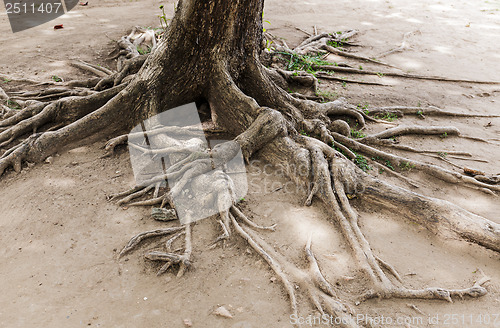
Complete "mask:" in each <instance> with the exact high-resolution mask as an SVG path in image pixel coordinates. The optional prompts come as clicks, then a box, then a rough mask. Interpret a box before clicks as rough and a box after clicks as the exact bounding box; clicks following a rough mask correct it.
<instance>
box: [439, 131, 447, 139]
mask: <svg viewBox="0 0 500 328" xmlns="http://www.w3.org/2000/svg"><path fill="white" fill-rule="evenodd" d="M439 137H440V138H441V139H444V138H447V137H448V133H447V132H445V133H443V134H442V135H440V136H439Z"/></svg>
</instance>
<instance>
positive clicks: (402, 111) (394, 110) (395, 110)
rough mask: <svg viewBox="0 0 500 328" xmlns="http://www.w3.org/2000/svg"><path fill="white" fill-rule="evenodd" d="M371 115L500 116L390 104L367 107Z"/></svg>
mask: <svg viewBox="0 0 500 328" xmlns="http://www.w3.org/2000/svg"><path fill="white" fill-rule="evenodd" d="M367 112H368V114H369V115H386V114H394V115H397V116H398V117H403V116H404V115H417V116H419V117H421V118H425V115H430V116H451V117H500V115H489V114H468V113H459V112H458V113H457V112H449V111H445V110H442V109H440V108H438V107H435V106H428V107H421V106H418V107H416V106H415V107H411V106H388V107H374V108H369V109H367Z"/></svg>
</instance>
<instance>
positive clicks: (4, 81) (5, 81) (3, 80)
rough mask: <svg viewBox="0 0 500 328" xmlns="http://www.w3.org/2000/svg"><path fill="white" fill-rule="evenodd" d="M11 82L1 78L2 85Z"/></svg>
mask: <svg viewBox="0 0 500 328" xmlns="http://www.w3.org/2000/svg"><path fill="white" fill-rule="evenodd" d="M11 81H12V80H9V79H6V78H3V79H2V83H9V82H11Z"/></svg>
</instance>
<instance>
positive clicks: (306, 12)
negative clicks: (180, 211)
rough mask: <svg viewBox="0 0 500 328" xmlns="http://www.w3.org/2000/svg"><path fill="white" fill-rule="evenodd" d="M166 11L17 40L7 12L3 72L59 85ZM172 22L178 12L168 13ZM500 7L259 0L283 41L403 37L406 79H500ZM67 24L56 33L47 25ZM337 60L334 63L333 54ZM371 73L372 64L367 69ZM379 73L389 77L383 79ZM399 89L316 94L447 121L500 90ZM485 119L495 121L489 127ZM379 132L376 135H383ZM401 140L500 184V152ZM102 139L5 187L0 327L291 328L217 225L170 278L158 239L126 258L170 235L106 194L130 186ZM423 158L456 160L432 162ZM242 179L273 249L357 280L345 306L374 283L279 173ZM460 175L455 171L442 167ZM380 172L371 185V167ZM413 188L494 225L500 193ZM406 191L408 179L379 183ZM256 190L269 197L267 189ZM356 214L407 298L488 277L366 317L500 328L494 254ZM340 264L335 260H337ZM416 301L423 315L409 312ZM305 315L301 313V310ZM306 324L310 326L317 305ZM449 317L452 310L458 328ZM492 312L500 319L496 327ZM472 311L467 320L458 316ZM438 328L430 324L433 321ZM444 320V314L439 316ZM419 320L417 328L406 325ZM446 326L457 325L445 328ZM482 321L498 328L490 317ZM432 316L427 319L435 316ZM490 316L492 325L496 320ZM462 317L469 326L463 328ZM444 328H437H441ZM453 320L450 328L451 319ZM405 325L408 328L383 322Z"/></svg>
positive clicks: (154, 4)
mask: <svg viewBox="0 0 500 328" xmlns="http://www.w3.org/2000/svg"><path fill="white" fill-rule="evenodd" d="M159 4H160V2H158V1H156V0H155V1H150V0H137V1H108V0H107V1H99V2H97V1H90V4H89V6H88V7H78V8H76V9H75V10H73V11H72V12H70V13H69V14H68V15H67V16H65V17H61V18H59V19H58V20H56V21H53V22H49V23H47V24H45V25H42V26H39V27H37V28H33V29H30V30H27V31H24V32H20V33H17V34H15V35H13V34H12V33H11V32H10V26H9V24H8V21H7V17H6V15H5V12H4V11H3V9H2V11H1V12H0V49H2V50H1V51H0V72H1V73H8V74H11V75H15V76H18V77H29V78H33V79H39V80H41V81H42V80H47V79H49V78H50V76H52V75H58V76H60V77H63V78H64V79H72V78H76V77H79V76H82V74H83V73H82V72H80V71H77V70H76V69H73V68H70V67H69V66H68V65H66V64H65V63H64V60H67V59H82V60H86V61H93V62H97V63H100V64H103V65H112V63H111V62H106V61H105V57H106V55H107V53H108V52H109V51H110V50H111V49H112V47H113V44H112V41H110V40H111V39H117V38H118V37H119V36H121V35H123V34H125V33H126V31H127V30H128V29H129V28H130V27H131V26H133V25H157V15H158V13H159V10H158V6H159ZM166 7H167V8H169V12H171V9H172V7H173V4H171V3H169V4H167V5H166ZM499 10H500V2H499V1H498V0H489V1H482V0H481V1H474V2H470V1H464V0H459V1H451V0H443V1H437V2H435V1H430V0H422V1H410V0H400V1H396V0H385V1H379V0H351V1H346V0H344V1H335V2H332V1H328V0H311V1H305V2H304V1H299V0H289V1H286V2H285V1H278V0H270V1H268V2H267V3H266V8H265V17H266V19H267V20H269V21H270V22H271V26H269V27H268V29H269V31H271V32H272V33H273V34H274V35H276V36H281V37H284V38H285V39H286V41H287V43H288V44H289V45H296V44H298V43H299V42H300V41H301V40H302V39H303V38H304V34H303V33H302V32H300V31H298V30H296V29H295V27H300V28H302V29H305V30H309V31H311V30H312V26H313V25H317V28H318V30H320V31H329V32H332V31H337V30H343V29H350V28H356V29H359V30H360V31H361V34H360V36H359V37H358V39H357V40H358V41H359V43H360V44H362V45H363V47H361V48H359V49H358V51H359V52H360V53H363V54H366V55H369V56H376V55H377V54H379V53H382V52H385V51H387V50H390V49H392V48H395V47H397V46H398V45H399V44H400V42H401V40H402V37H403V34H404V33H406V32H412V31H416V32H417V33H415V34H414V35H413V36H411V37H410V38H409V39H408V42H409V45H410V47H409V49H407V50H406V51H404V52H402V53H398V54H393V55H390V56H388V57H386V58H385V60H386V61H387V62H390V63H391V64H393V65H397V66H399V67H401V68H402V69H403V70H405V71H408V72H415V73H420V74H433V75H441V76H447V77H455V78H468V79H482V80H500V76H499V74H498V73H499V68H498V67H499V65H498V64H499V63H500V43H499V42H497V41H498V36H499V34H500V15H499V14H500V12H499ZM56 23H64V26H65V28H64V29H63V30H57V31H54V30H53V29H52V26H53V25H55V24H56ZM332 59H333V57H332ZM362 65H363V67H367V68H369V67H370V65H367V64H362ZM374 69H380V68H374ZM382 80H383V81H385V82H388V83H392V84H393V86H392V87H377V86H370V87H367V86H359V85H352V84H349V85H347V86H346V87H342V86H341V85H340V84H329V83H323V84H322V85H321V88H322V89H324V90H330V91H332V92H335V93H337V94H339V95H343V96H345V97H347V98H348V99H349V101H351V102H353V103H363V104H364V103H368V104H370V105H382V104H384V105H396V104H406V105H413V106H415V105H417V104H418V103H420V104H422V105H428V104H429V105H435V106H438V107H442V108H446V109H449V110H455V111H463V112H474V113H497V114H498V113H499V112H500V109H499V104H500V86H498V85H497V86H484V85H482V86H481V85H472V84H463V83H436V82H426V81H416V80H402V79H389V78H385V77H384V78H383V79H382ZM404 122H408V123H410V122H414V123H417V124H435V125H446V124H450V125H454V126H457V127H458V128H460V129H461V130H462V131H463V133H464V134H466V135H471V136H472V135H475V136H481V137H486V138H495V137H496V138H498V136H499V134H500V119H446V120H445V119H435V118H427V119H426V120H425V121H421V120H419V119H412V118H405V119H404ZM488 122H491V124H492V126H491V127H488V128H485V127H484V126H485V125H486V124H487V123H488ZM381 128H382V127H381V126H375V127H371V128H370V129H371V130H377V129H381ZM401 141H402V142H403V143H405V144H410V145H414V146H418V147H422V148H426V149H448V150H463V151H468V152H470V153H472V154H474V156H475V157H476V158H483V159H488V160H489V163H481V162H472V161H467V162H464V161H461V160H455V162H456V163H457V164H459V165H467V166H472V167H475V168H477V169H480V170H485V171H488V172H491V173H499V171H500V169H499V166H500V165H499V164H500V146H498V145H486V144H483V143H478V142H473V141H469V140H463V139H458V138H446V139H441V138H438V137H426V138H401ZM103 142H104V141H101V142H98V143H96V144H91V145H89V146H86V147H81V148H78V149H75V150H72V151H69V152H62V153H61V154H60V156H59V155H58V156H56V157H55V158H54V162H53V163H52V164H50V165H49V164H40V165H36V166H34V167H32V168H27V169H25V170H23V171H22V173H20V174H19V175H16V174H14V173H12V172H9V173H8V174H6V175H5V176H3V177H2V179H1V181H0V188H1V191H2V192H1V193H0V229H1V231H2V235H1V237H0V289H1V296H0V326H2V327H80V326H99V327H183V319H186V318H189V319H190V320H191V321H192V322H193V326H194V327H245V328H246V327H289V326H290V322H289V321H290V320H289V306H288V300H287V297H286V295H285V292H284V290H283V288H282V287H281V286H280V285H279V284H278V283H277V282H275V283H273V282H272V279H271V278H272V276H273V274H272V272H271V271H270V270H269V269H268V267H267V266H266V265H265V264H264V263H263V261H262V260H261V259H260V258H259V257H258V256H257V255H255V254H253V253H252V252H249V251H247V246H246V245H245V244H244V242H243V241H241V240H239V239H237V238H235V239H233V240H232V241H231V242H230V243H229V245H228V247H226V248H225V249H221V248H216V249H213V250H208V249H207V245H209V244H210V242H211V240H213V238H214V237H215V236H216V234H217V228H218V227H217V224H216V222H215V221H214V220H203V221H201V222H200V223H199V224H198V225H196V227H195V228H194V233H195V242H194V249H195V251H194V263H195V270H193V271H191V272H189V273H188V274H187V275H185V276H184V277H182V278H180V279H177V278H175V276H174V273H172V272H168V273H167V274H165V275H163V276H161V277H156V276H155V272H156V270H157V269H158V267H157V266H155V265H153V264H152V263H149V262H145V261H144V260H143V258H142V256H141V253H142V252H143V251H145V250H146V249H147V247H148V246H150V247H151V246H153V245H156V244H155V243H156V241H155V242H153V243H150V244H149V245H145V246H144V247H142V248H141V249H140V250H139V251H136V252H134V253H132V254H130V255H129V256H127V257H126V258H124V259H121V260H118V259H117V256H116V255H117V249H118V250H120V248H121V247H123V246H124V245H125V244H126V242H127V241H128V240H129V238H130V237H131V236H133V235H134V234H136V233H138V232H141V231H144V230H149V229H153V228H154V227H159V226H161V224H160V223H158V222H155V221H153V220H152V219H151V218H150V217H149V216H148V213H149V211H150V210H149V209H142V208H129V209H127V210H125V209H121V208H119V207H118V206H116V204H114V203H109V202H107V201H106V195H109V194H111V193H114V192H117V191H122V190H124V189H126V188H128V187H130V186H132V185H133V178H132V174H131V169H130V163H129V159H128V153H127V152H126V150H125V149H120V150H119V151H118V153H117V154H116V156H114V157H111V158H105V159H100V156H101V155H102V154H103V151H102V150H101V149H100V146H101V145H102V144H103ZM413 157H414V158H419V159H421V160H424V161H428V162H433V163H436V164H440V165H448V164H446V163H444V162H439V161H438V160H435V159H432V158H430V157H424V156H417V155H413ZM258 168H259V167H258V166H255V167H252V168H249V172H250V173H251V174H249V177H250V178H251V179H252V180H251V188H250V191H249V195H248V196H247V197H246V206H245V210H246V211H247V212H248V213H253V215H254V218H255V220H256V221H258V222H259V223H262V224H269V223H271V222H273V223H278V229H277V231H276V232H275V233H266V234H265V235H264V237H265V239H266V240H268V241H269V242H270V243H271V244H272V245H274V246H275V248H276V249H277V250H278V251H280V252H281V253H284V254H286V255H287V256H289V257H290V258H291V259H292V260H293V261H294V262H296V263H297V264H299V265H302V264H303V263H304V257H303V254H302V249H303V245H304V243H305V239H306V237H307V236H308V234H309V232H311V231H312V232H313V233H314V245H313V247H314V249H315V252H316V254H317V255H318V259H319V262H320V265H321V267H322V269H323V272H325V274H326V276H327V277H328V276H329V272H334V271H333V270H337V272H338V271H339V270H340V272H341V273H342V274H343V275H345V276H352V277H354V278H355V279H354V280H350V281H338V285H340V287H339V290H340V296H341V297H344V298H346V299H349V300H352V299H353V298H354V297H355V296H356V295H359V293H361V292H362V291H363V288H365V281H364V279H363V277H362V275H360V274H359V272H358V271H357V268H356V267H354V266H353V265H352V264H350V259H351V256H350V252H349V250H348V249H347V247H346V246H345V245H344V243H345V242H344V240H343V239H342V237H341V235H340V234H339V233H338V232H337V230H336V229H335V227H334V226H333V225H331V224H329V223H328V222H327V217H326V215H325V214H324V213H323V211H322V210H321V209H320V208H318V207H315V206H313V207H309V208H306V207H303V206H302V205H301V204H302V203H303V201H304V198H303V196H302V195H298V194H293V193H287V192H285V191H284V190H281V191H277V192H272V190H274V186H275V185H276V186H280V185H282V184H283V183H284V182H286V181H285V180H284V179H283V178H280V177H273V176H264V175H262V174H258ZM449 168H450V169H452V167H449ZM372 173H373V174H378V173H376V172H375V170H374V171H372ZM405 174H406V175H408V176H409V177H411V178H412V179H414V180H416V181H419V182H420V183H421V184H422V186H421V187H420V188H419V189H418V191H419V192H421V193H424V194H427V195H431V196H436V197H439V198H444V199H447V200H450V201H452V202H454V203H456V204H459V205H461V206H463V207H464V208H466V209H468V210H470V211H472V212H474V213H477V214H480V215H483V216H485V217H487V218H489V219H491V220H494V221H496V222H500V219H499V218H498V213H500V202H499V201H498V198H495V197H492V196H488V195H486V194H483V193H480V192H476V191H471V190H470V189H465V188H462V187H458V186H452V185H446V184H443V183H441V182H439V181H433V180H431V179H430V178H429V177H427V176H423V175H421V174H419V173H418V172H413V171H412V172H407V173H405ZM382 176H383V178H384V179H387V180H390V181H392V182H393V183H395V184H400V185H401V186H403V187H407V188H408V187H409V186H407V185H405V183H404V182H401V181H398V180H395V179H394V178H393V177H391V176H386V175H385V173H383V174H382ZM263 186H267V187H266V188H264V187H263ZM354 204H355V205H356V207H357V209H358V211H359V212H360V214H361V219H360V220H361V225H362V230H363V231H364V232H365V233H366V235H367V238H368V239H369V241H370V242H371V244H372V246H373V248H374V251H375V253H376V254H379V255H380V256H381V257H383V258H384V259H385V260H386V261H389V262H391V263H392V264H393V265H394V266H395V267H396V268H397V269H398V270H399V271H400V272H401V274H403V275H404V280H405V284H407V285H408V286H411V287H415V288H418V287H424V286H444V287H457V288H459V287H466V286H469V285H471V284H472V283H473V282H474V281H475V280H476V279H478V278H479V277H480V275H479V273H478V269H481V270H482V271H484V272H485V273H486V274H488V275H489V276H491V278H492V280H491V282H489V283H488V284H487V285H486V286H487V289H488V291H489V294H488V295H486V296H485V297H483V298H481V299H473V300H471V299H465V300H456V301H455V302H454V303H453V304H448V303H444V302H440V301H406V300H383V301H379V300H373V301H369V302H365V303H363V304H361V305H360V306H359V307H357V309H356V310H357V312H358V313H361V314H366V315H370V316H371V317H372V318H380V316H382V315H384V316H385V317H391V318H393V319H394V320H395V319H396V318H398V317H399V318H406V319H407V320H419V319H418V318H422V323H421V324H420V323H419V322H418V321H414V322H413V323H412V325H411V326H412V327H500V317H499V313H500V310H499V309H500V262H499V259H500V257H499V255H498V254H494V253H493V252H489V251H485V250H483V249H481V248H479V247H476V246H473V245H468V244H467V243H464V242H456V241H445V242H443V241H439V240H437V239H436V238H434V237H433V236H432V235H431V234H429V233H428V232H426V231H423V230H421V229H419V227H418V226H415V225H411V224H409V223H407V222H405V221H404V220H403V219H402V218H400V217H399V216H398V214H397V213H389V212H387V211H383V210H381V209H378V208H376V207H373V206H368V205H367V204H365V203H363V200H362V198H361V199H357V200H356V201H355V202H354ZM332 254H334V255H335V256H332ZM408 303H411V304H414V305H416V306H417V307H418V308H419V309H420V310H421V311H422V313H423V314H420V313H418V312H416V311H415V310H413V309H411V308H410V307H408V306H407V304H408ZM303 304H307V303H305V300H304V303H303ZM218 305H225V306H226V307H227V308H228V309H229V310H230V311H231V312H232V313H233V315H234V318H233V319H224V318H220V317H216V316H214V315H213V314H212V312H213V310H214V309H215V308H216V307H217V306H218ZM300 310H301V315H303V316H304V317H305V316H307V315H315V312H314V311H313V309H312V308H311V307H309V306H308V305H304V306H302V307H301V309H300ZM452 314H457V315H458V320H459V321H458V324H455V325H453V324H452V323H453V321H452V317H451V315H452ZM495 314H496V315H497V316H496V317H495ZM462 315H464V316H462ZM429 316H430V317H431V318H437V320H438V321H437V322H435V321H432V322H431V323H429V321H428V317H429ZM436 316H437V317H436ZM412 318H413V319H412ZM446 319H448V320H449V321H448V322H446ZM471 319H472V323H470V320H471ZM488 319H489V321H488ZM433 320H434V319H433ZM495 320H496V321H495ZM463 321H465V323H464V322H463ZM434 323H436V324H434ZM447 323H448V324H447ZM383 326H387V327H401V326H404V325H397V324H393V325H383Z"/></svg>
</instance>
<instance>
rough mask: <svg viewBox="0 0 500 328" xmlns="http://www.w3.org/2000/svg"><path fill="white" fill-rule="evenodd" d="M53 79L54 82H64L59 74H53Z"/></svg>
mask: <svg viewBox="0 0 500 328" xmlns="http://www.w3.org/2000/svg"><path fill="white" fill-rule="evenodd" d="M51 79H52V80H53V81H54V82H62V81H63V79H61V78H60V77H59V76H57V75H52V76H51Z"/></svg>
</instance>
